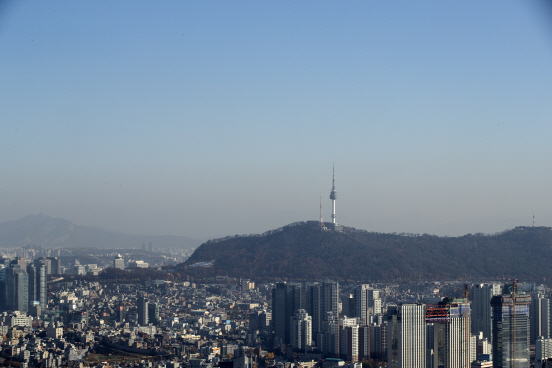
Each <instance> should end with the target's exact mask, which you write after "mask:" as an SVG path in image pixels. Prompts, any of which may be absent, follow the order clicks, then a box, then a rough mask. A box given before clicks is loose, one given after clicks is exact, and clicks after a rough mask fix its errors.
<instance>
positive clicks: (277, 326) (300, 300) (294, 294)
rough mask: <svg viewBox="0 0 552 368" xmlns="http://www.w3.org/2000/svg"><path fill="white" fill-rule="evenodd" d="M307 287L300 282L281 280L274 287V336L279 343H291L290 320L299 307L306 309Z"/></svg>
mask: <svg viewBox="0 0 552 368" xmlns="http://www.w3.org/2000/svg"><path fill="white" fill-rule="evenodd" d="M305 305H306V294H305V288H304V287H303V286H302V285H300V284H294V283H289V284H286V283H283V282H279V283H277V284H276V287H275V288H274V289H272V320H273V328H274V337H275V338H276V339H277V340H278V342H279V343H283V344H289V343H290V320H291V317H292V316H293V315H294V314H295V311H296V310H297V309H305Z"/></svg>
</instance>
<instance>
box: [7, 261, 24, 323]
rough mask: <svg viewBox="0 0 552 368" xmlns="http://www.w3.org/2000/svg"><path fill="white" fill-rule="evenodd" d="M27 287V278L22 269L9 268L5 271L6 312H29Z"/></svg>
mask: <svg viewBox="0 0 552 368" xmlns="http://www.w3.org/2000/svg"><path fill="white" fill-rule="evenodd" d="M17 266H18V265H17ZM28 287H29V277H28V274H27V271H25V269H24V268H14V267H10V268H8V269H7V270H6V290H5V291H6V310H11V311H20V312H22V313H27V312H28V311H29V295H28Z"/></svg>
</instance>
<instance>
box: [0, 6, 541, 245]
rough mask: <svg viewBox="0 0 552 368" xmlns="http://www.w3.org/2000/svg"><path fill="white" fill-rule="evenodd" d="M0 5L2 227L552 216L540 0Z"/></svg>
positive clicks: (243, 227)
mask: <svg viewBox="0 0 552 368" xmlns="http://www.w3.org/2000/svg"><path fill="white" fill-rule="evenodd" d="M0 4H1V5H0V127H1V128H2V129H1V132H2V134H1V135H0V170H1V172H2V175H1V177H2V179H1V185H0V221H7V220H12V219H17V218H19V217H22V216H25V215H28V214H33V213H44V214H47V215H50V216H54V217H63V218H66V219H69V220H71V221H72V222H74V223H77V224H81V225H93V226H100V227H105V228H109V229H114V230H121V231H125V232H129V233H142V234H143V233H147V234H175V235H187V236H192V237H212V236H225V235H229V234H242V233H258V232H263V231H266V230H269V229H273V228H276V227H279V226H281V225H284V224H287V223H290V222H293V221H302V220H316V219H317V218H318V207H319V203H318V201H319V195H320V194H322V195H323V198H324V203H323V206H324V217H325V219H326V220H329V219H330V208H331V206H330V201H329V198H328V195H329V191H330V189H331V170H332V165H333V164H335V166H336V185H337V191H338V196H339V198H338V202H337V218H338V221H339V222H340V223H342V224H344V225H347V226H354V227H357V228H363V229H367V230H374V231H385V232H414V233H423V232H429V233H436V234H440V235H459V234H464V233H469V232H472V233H473V232H496V231H501V230H504V229H507V228H511V227H513V226H516V225H530V224H531V216H532V213H533V211H535V216H536V221H537V225H543V226H552V211H551V210H550V208H551V205H552V200H551V196H550V188H551V185H550V184H551V182H552V180H551V179H552V174H551V172H550V164H549V160H550V157H552V145H551V144H550V140H551V139H550V138H551V137H552V127H551V122H552V121H551V118H552V103H551V102H550V101H551V100H552V98H551V97H552V68H551V65H552V25H551V21H552V18H551V15H552V13H551V12H550V8H549V7H547V6H546V5H545V4H546V3H545V2H543V1H540V2H539V1H528V2H525V1H479V0H478V1H416V2H413V1H411V2H406V1H375V0H374V1H348V2H344V1H301V2H292V1H278V2H275V1H274V2H268V1H251V2H248V1H240V2H237V1H234V2H232V1H218V2H215V1H212V2H210V1H201V2H200V1H195V2H193V1H163V2H151V1H93V2H91V1H81V2H75V1H47V2H32V1H3V2H1V3H0Z"/></svg>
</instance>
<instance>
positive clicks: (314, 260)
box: [179, 221, 552, 283]
mask: <svg viewBox="0 0 552 368" xmlns="http://www.w3.org/2000/svg"><path fill="white" fill-rule="evenodd" d="M550 259H552V228H549V227H534V228H532V227H517V228H515V229H512V230H508V231H504V232H502V233H498V234H493V235H484V234H468V235H464V236H459V237H439V236H435V235H427V234H423V235H414V234H383V233H374V232H368V231H364V230H357V229H354V228H348V227H344V229H343V232H335V231H323V230H321V229H320V225H319V223H317V222H315V221H310V222H301V223H295V224H291V225H288V226H284V227H283V228H280V229H277V230H273V231H269V232H267V233H265V234H262V235H257V236H234V237H227V238H223V239H219V240H212V241H208V242H206V243H204V244H202V245H201V246H200V247H198V248H197V249H196V250H195V252H194V253H193V254H192V256H191V257H190V258H189V259H188V260H187V261H186V262H184V263H182V264H181V265H179V267H180V268H181V269H186V272H190V273H196V274H198V275H202V276H214V275H221V276H222V275H228V276H234V277H246V278H290V279H311V280H312V279H323V278H337V279H340V280H351V281H352V280H354V281H359V280H362V281H370V282H376V281H381V282H391V281H417V280H452V279H456V280H458V279H465V280H468V279H497V278H504V279H509V278H516V279H519V280H521V281H536V282H540V283H543V282H545V283H546V282H548V283H549V282H550V280H552V262H550ZM201 262H205V263H203V264H202V263H201Z"/></svg>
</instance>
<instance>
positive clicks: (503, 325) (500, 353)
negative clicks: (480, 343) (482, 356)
mask: <svg viewBox="0 0 552 368" xmlns="http://www.w3.org/2000/svg"><path fill="white" fill-rule="evenodd" d="M530 304H531V297H530V296H529V295H527V294H525V293H517V292H516V284H515V283H514V284H513V285H512V284H510V285H505V287H504V289H503V294H502V295H496V296H493V298H492V299H491V307H492V313H493V323H492V329H493V340H492V344H493V367H495V368H496V367H501V368H512V367H516V368H521V367H524V368H525V367H529V363H530V362H529V335H530V334H529V328H530V320H529V306H530Z"/></svg>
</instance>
